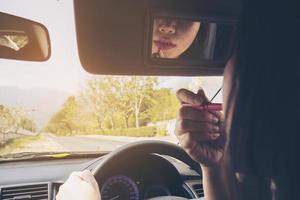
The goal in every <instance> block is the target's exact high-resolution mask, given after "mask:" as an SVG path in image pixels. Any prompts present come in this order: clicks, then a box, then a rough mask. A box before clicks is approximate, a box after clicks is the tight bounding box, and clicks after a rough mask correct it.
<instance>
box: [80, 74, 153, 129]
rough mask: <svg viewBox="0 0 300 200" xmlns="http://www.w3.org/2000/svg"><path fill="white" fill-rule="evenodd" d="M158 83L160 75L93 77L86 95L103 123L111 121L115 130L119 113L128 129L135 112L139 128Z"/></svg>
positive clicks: (136, 125) (86, 98)
mask: <svg viewBox="0 0 300 200" xmlns="http://www.w3.org/2000/svg"><path fill="white" fill-rule="evenodd" d="M155 86H157V78H156V77H137V76H131V77H129V76H128V77H116V76H106V77H101V78H98V79H92V80H89V81H88V84H87V90H86V92H85V93H84V95H83V97H84V99H85V102H87V104H89V105H90V107H91V109H92V110H94V112H95V114H96V115H97V116H98V120H99V122H100V124H102V123H103V122H104V121H105V120H108V121H109V122H110V128H112V129H113V128H115V121H114V120H115V117H116V115H118V116H119V115H121V116H123V117H122V118H123V119H124V126H125V128H128V127H129V119H130V117H131V116H132V115H133V116H134V119H135V127H139V126H140V115H141V113H142V112H143V111H144V110H143V109H142V108H143V107H145V105H144V103H145V101H146V100H147V99H148V98H151V96H153V91H154V88H155ZM101 128H102V127H101Z"/></svg>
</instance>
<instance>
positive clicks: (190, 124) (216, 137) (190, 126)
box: [176, 89, 233, 200]
mask: <svg viewBox="0 0 300 200" xmlns="http://www.w3.org/2000/svg"><path fill="white" fill-rule="evenodd" d="M177 97H178V99H179V101H180V102H181V103H182V104H183V106H182V107H181V108H180V110H179V113H178V117H177V125H176V135H177V137H178V140H179V143H180V145H181V147H182V148H183V149H184V150H185V151H186V152H187V153H188V154H189V156H190V157H191V158H192V159H194V160H195V161H196V162H198V163H199V164H200V166H201V169H202V173H203V189H204V195H205V200H227V199H230V200H232V199H233V198H232V195H231V194H232V189H231V188H230V187H229V185H230V184H229V183H230V182H231V177H230V176H228V174H230V173H228V172H229V170H228V169H229V167H228V165H227V164H226V163H227V162H226V160H228V159H225V152H226V149H227V148H226V146H227V145H226V144H227V135H226V133H225V131H224V126H223V123H222V122H223V115H222V113H220V112H215V111H207V110H197V109H195V108H194V107H195V106H201V105H206V104H207V103H208V100H207V98H206V96H205V94H204V92H203V90H200V91H199V92H198V93H197V94H194V93H192V92H191V91H188V90H185V89H181V90H179V91H178V92H177ZM186 104H189V105H191V106H189V107H186V106H185V105H186Z"/></svg>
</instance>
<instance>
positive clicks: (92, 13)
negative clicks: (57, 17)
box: [74, 0, 241, 76]
mask: <svg viewBox="0 0 300 200" xmlns="http://www.w3.org/2000/svg"><path fill="white" fill-rule="evenodd" d="M240 8H241V2H240V1H239V0H227V1H223V0H189V1H186V0H122V1H120V0H88V1H82V0H74V10H75V20H76V32H77V43H78V52H79V57H80V61H81V64H82V66H83V67H84V69H85V70H86V71H88V72H90V73H93V74H110V75H171V76H196V75H197V76H198V75H221V74H222V73H223V68H224V66H225V63H226V61H227V60H228V58H229V57H230V55H231V54H232V51H233V46H234V43H235V37H236V32H237V26H238V19H239V13H240Z"/></svg>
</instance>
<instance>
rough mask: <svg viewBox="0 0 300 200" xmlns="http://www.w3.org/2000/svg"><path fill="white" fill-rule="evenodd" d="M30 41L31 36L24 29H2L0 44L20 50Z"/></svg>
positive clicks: (0, 31)
mask: <svg viewBox="0 0 300 200" xmlns="http://www.w3.org/2000/svg"><path fill="white" fill-rule="evenodd" d="M28 43H29V38H28V36H27V35H26V34H25V32H22V31H7V30H5V31H2V30H0V46H4V47H7V48H11V49H13V50H15V51H19V50H20V49H22V48H23V47H25V46H26V45H27V44H28Z"/></svg>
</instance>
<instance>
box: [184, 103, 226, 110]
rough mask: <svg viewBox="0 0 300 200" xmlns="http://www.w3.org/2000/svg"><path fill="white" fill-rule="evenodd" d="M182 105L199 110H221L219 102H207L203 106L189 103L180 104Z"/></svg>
mask: <svg viewBox="0 0 300 200" xmlns="http://www.w3.org/2000/svg"><path fill="white" fill-rule="evenodd" d="M182 106H186V107H192V108H195V109H197V110H200V111H221V110H223V108H222V104H221V103H209V104H206V105H203V106H195V105H191V104H182Z"/></svg>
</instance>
